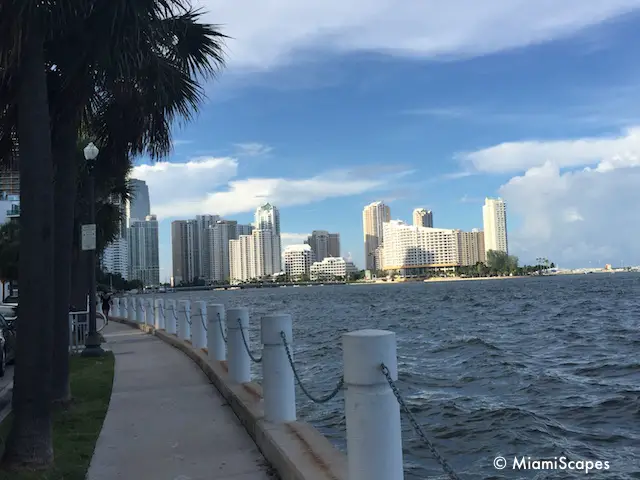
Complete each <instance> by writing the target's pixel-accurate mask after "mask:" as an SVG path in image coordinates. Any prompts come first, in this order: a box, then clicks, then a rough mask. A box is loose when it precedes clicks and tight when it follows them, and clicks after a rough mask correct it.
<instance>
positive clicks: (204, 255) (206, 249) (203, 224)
mask: <svg viewBox="0 0 640 480" xmlns="http://www.w3.org/2000/svg"><path fill="white" fill-rule="evenodd" d="M218 220H220V215H196V219H195V222H196V232H195V236H196V242H197V244H198V253H197V263H198V266H197V269H196V270H197V272H196V273H197V276H198V277H199V278H202V279H204V280H211V279H212V275H213V271H212V262H213V251H212V250H211V241H212V240H211V238H210V237H211V235H212V234H213V231H212V228H213V226H214V225H215V224H216V222H217V221H218Z"/></svg>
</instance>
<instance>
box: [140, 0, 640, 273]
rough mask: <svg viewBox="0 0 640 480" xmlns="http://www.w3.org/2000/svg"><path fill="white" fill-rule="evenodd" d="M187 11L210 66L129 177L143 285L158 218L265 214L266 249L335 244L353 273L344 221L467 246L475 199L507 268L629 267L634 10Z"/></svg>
mask: <svg viewBox="0 0 640 480" xmlns="http://www.w3.org/2000/svg"><path fill="white" fill-rule="evenodd" d="M199 3H200V5H201V6H202V7H203V8H205V9H206V10H207V11H208V13H207V15H206V18H207V20H208V21H211V22H212V23H217V24H222V27H221V28H222V30H223V32H224V33H226V34H228V35H230V36H231V37H233V38H232V39H230V40H229V42H228V45H227V55H228V67H227V69H226V70H225V71H224V72H223V73H222V74H221V75H220V77H219V78H218V79H217V80H215V81H210V82H209V83H208V84H207V86H206V90H207V93H208V97H209V98H208V101H207V103H206V104H205V105H204V106H203V108H202V111H201V112H200V114H199V116H198V117H197V118H196V119H195V120H194V121H193V122H191V123H190V124H188V125H185V126H182V127H179V128H177V129H176V131H175V149H174V152H173V154H172V155H171V156H170V157H169V158H167V159H166V161H163V162H160V163H156V164H155V165H140V166H138V167H137V168H136V169H135V171H134V176H136V177H137V178H142V179H144V180H146V181H147V183H148V184H149V188H150V194H151V205H152V212H153V213H156V214H158V216H159V218H160V220H161V223H160V244H161V271H162V273H161V277H162V278H163V279H166V278H167V277H168V276H169V275H170V272H171V256H170V251H171V247H170V238H169V225H170V222H171V220H173V219H177V218H193V216H195V215H196V214H201V213H212V214H215V213H218V214H222V215H223V216H224V217H225V218H230V219H237V220H238V221H240V222H249V221H251V220H252V216H253V211H254V210H255V208H256V207H257V206H258V205H259V204H261V203H264V202H265V201H271V202H272V203H274V204H276V205H277V206H278V207H279V208H280V210H281V224H282V231H283V232H285V233H284V234H283V237H284V238H283V244H285V245H287V244H292V243H301V241H302V238H303V237H304V236H305V235H306V234H308V233H310V232H311V230H314V229H324V230H330V231H333V232H339V233H340V234H341V237H342V254H343V256H348V255H351V256H352V258H353V260H354V261H355V262H356V264H358V265H360V266H362V264H363V245H362V208H363V206H364V205H366V204H368V203H370V202H372V201H376V200H383V201H385V202H387V203H388V204H389V205H390V207H391V215H392V217H393V218H399V219H404V220H407V221H410V220H411V211H412V209H413V208H416V207H426V208H429V209H432V210H433V212H434V226H437V227H445V228H461V229H471V228H474V227H480V228H481V227H482V211H481V208H482V203H483V200H484V197H485V196H502V197H503V198H505V200H506V201H507V204H508V215H509V217H508V218H509V241H510V249H511V252H512V253H513V254H515V255H518V256H519V257H520V259H521V261H522V262H528V261H532V260H533V259H535V258H536V257H538V256H546V257H548V258H550V259H551V260H554V261H555V262H556V263H558V264H560V266H566V267H574V266H582V265H589V264H592V265H594V266H595V265H600V264H604V263H613V264H620V263H624V264H626V265H630V264H640V253H638V249H637V247H636V244H637V242H636V241H635V239H636V238H637V234H638V233H640V227H639V226H638V225H639V223H638V220H639V219H640V215H639V214H638V213H637V212H638V208H637V205H638V204H639V200H640V189H639V188H638V186H640V169H639V168H638V167H640V160H639V159H638V158H639V157H638V155H639V154H640V83H639V82H638V80H640V60H639V58H638V54H637V49H636V45H637V44H638V41H639V40H640V38H638V33H637V32H638V30H639V28H638V27H640V0H607V1H600V0H582V1H577V0H564V1H563V2H557V1H550V0H538V1H536V2H534V1H525V0H488V1H487V2H485V3H483V4H482V6H479V4H478V3H477V2H472V1H470V0H455V1H450V2H447V4H446V6H444V5H443V4H442V2H436V1H435V0H434V1H428V0H425V1H421V2H415V1H407V2H404V3H401V4H398V3H397V2H391V1H390V0H369V1H366V2H365V1H364V0H353V1H352V2H346V3H348V4H345V2H339V1H337V0H325V1H320V0H307V2H302V3H301V2H297V1H294V0H273V1H272V2H265V4H262V3H260V4H256V2H248V1H245V0H236V1H234V2H222V1H217V0H215V1H212V0H200V2H199ZM558 3H561V4H562V5H560V6H558V5H557V4H558ZM141 162H144V161H141Z"/></svg>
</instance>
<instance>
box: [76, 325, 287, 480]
mask: <svg viewBox="0 0 640 480" xmlns="http://www.w3.org/2000/svg"><path fill="white" fill-rule="evenodd" d="M103 334H104V337H105V340H106V341H107V343H108V346H109V348H110V349H111V350H112V351H113V353H114V354H115V359H116V365H115V374H114V383H113V391H112V394H111V402H110V404H109V410H108V412H107V416H106V418H105V422H104V425H103V427H102V431H101V433H100V437H99V438H98V442H97V444H96V449H95V452H94V456H93V459H92V461H91V466H90V468H89V472H88V475H87V479H88V480H113V479H127V480H128V479H134V478H140V479H143V478H153V479H155V480H163V479H166V480H174V479H182V480H187V479H189V480H199V479H201V480H205V479H207V480H268V479H271V480H273V479H274V478H276V477H274V476H273V475H272V474H271V473H270V471H271V469H270V467H269V466H268V464H267V463H266V461H265V460H264V458H263V456H262V454H261V453H260V451H259V450H258V448H257V446H256V445H255V443H254V442H253V440H252V439H251V438H250V436H249V435H248V433H247V432H246V430H245V428H244V427H243V426H242V425H241V423H240V421H239V420H238V418H237V417H236V415H235V414H234V413H233V411H232V410H231V409H230V408H229V406H228V404H227V403H226V401H225V399H224V398H223V397H222V396H221V395H220V393H219V392H218V391H217V390H216V388H215V387H214V386H213V385H212V384H211V383H210V381H209V379H208V378H207V377H206V375H205V374H204V373H203V372H202V370H201V369H200V368H199V367H198V366H197V365H196V364H195V363H194V362H193V361H192V360H191V359H189V358H188V357H187V356H185V355H184V354H183V353H182V352H180V351H179V350H177V349H175V348H172V347H171V346H169V345H167V344H166V343H164V342H163V341H161V340H159V339H158V338H157V337H155V336H153V335H147V334H145V333H143V332H141V331H140V330H137V329H132V328H130V327H128V326H125V325H120V324H117V323H113V322H112V323H110V324H109V325H108V326H107V327H106V328H105V330H104V331H103Z"/></svg>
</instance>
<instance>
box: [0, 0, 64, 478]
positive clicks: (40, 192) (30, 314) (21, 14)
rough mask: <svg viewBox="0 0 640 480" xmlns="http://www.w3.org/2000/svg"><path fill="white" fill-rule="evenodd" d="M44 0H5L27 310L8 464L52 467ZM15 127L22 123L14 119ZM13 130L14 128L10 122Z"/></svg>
mask: <svg viewBox="0 0 640 480" xmlns="http://www.w3.org/2000/svg"><path fill="white" fill-rule="evenodd" d="M47 7H48V2H41V1H39V0H4V1H3V2H1V3H0V65H2V66H3V69H2V70H1V71H0V101H1V103H0V105H1V107H0V120H2V122H4V120H5V119H6V118H7V116H8V115H9V116H11V115H13V116H14V118H17V134H18V141H19V143H20V146H21V148H20V191H21V204H20V210H21V217H20V228H21V232H22V235H21V241H20V280H21V282H20V301H21V302H20V317H21V321H20V322H19V323H18V325H17V329H18V335H17V352H16V367H15V380H14V389H13V424H12V429H11V432H10V434H9V438H8V442H7V446H6V448H5V454H4V463H5V465H6V466H8V467H20V466H23V465H28V466H29V467H30V468H42V467H47V466H49V465H50V464H51V462H52V461H53V448H52V443H51V407H50V401H49V398H50V391H51V381H50V378H51V352H52V343H51V335H52V328H53V324H52V322H51V319H52V317H53V300H54V296H53V288H52V285H53V256H54V245H53V235H54V223H53V218H54V217H53V212H54V208H53V200H54V197H53V164H52V152H51V134H50V121H49V101H48V91H47V76H46V72H45V52H44V42H45V38H46V36H47V28H46V16H45V15H44V13H45V9H46V8H47ZM13 126H15V124H14V125H13ZM2 132H3V133H4V134H5V136H6V133H7V131H6V127H5V128H2Z"/></svg>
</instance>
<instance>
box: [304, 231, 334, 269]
mask: <svg viewBox="0 0 640 480" xmlns="http://www.w3.org/2000/svg"><path fill="white" fill-rule="evenodd" d="M305 243H306V244H307V245H309V246H310V247H311V250H313V253H314V254H315V257H316V261H318V262H321V261H322V260H323V259H324V258H325V257H339V256H340V234H339V233H329V232H327V231H326V230H314V231H313V232H311V235H309V237H308V238H307V240H306V241H305Z"/></svg>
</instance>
